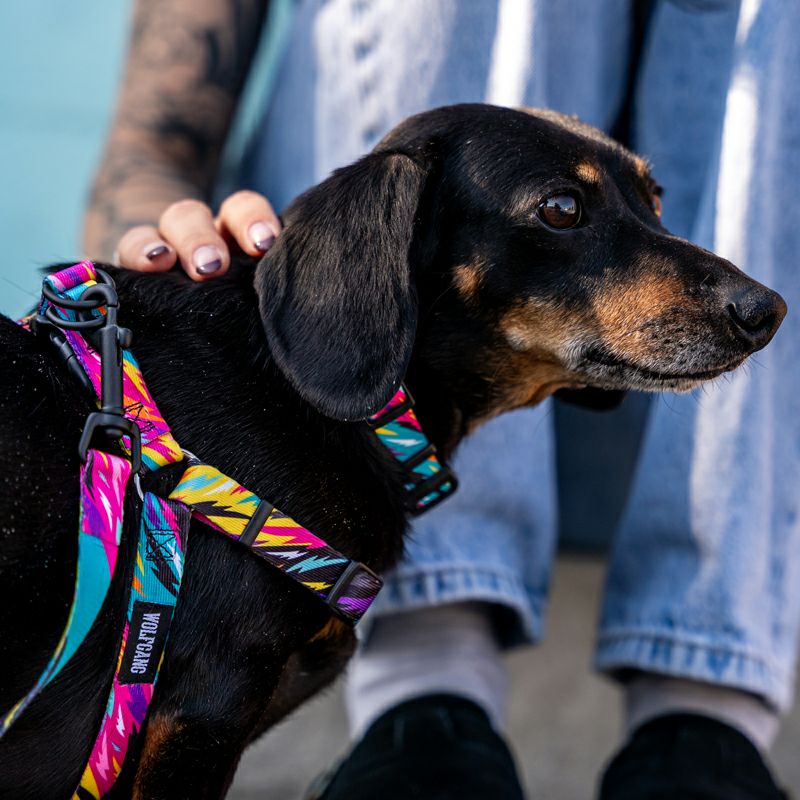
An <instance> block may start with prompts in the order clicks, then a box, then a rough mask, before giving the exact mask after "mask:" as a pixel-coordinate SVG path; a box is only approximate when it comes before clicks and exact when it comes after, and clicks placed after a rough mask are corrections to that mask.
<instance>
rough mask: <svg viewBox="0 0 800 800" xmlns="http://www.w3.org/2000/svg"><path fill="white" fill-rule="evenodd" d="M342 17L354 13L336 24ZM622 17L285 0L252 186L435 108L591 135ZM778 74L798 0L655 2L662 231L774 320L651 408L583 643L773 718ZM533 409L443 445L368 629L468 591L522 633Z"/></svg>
mask: <svg viewBox="0 0 800 800" xmlns="http://www.w3.org/2000/svg"><path fill="white" fill-rule="evenodd" d="M346 7H347V8H356V7H357V8H358V18H357V19H354V20H350V22H348V23H347V24H344V23H343V22H342V20H344V19H345V17H346ZM456 9H458V11H459V13H456ZM462 9H466V10H462ZM337 14H340V16H338V17H337ZM629 17H630V3H629V0H602V2H599V1H598V0H575V2H571V3H564V4H561V3H552V2H545V0H497V2H486V3H481V4H472V3H470V4H464V5H463V6H462V5H460V4H457V3H454V2H453V0H438V1H437V2H432V1H431V0H424V1H423V0H403V2H397V0H361V2H360V3H358V4H352V5H351V4H346V3H345V0H327V2H326V3H321V2H320V0H306V1H305V2H301V3H300V8H299V11H298V14H297V16H296V22H295V28H294V29H293V32H292V34H291V36H292V45H291V46H290V48H289V51H288V55H287V57H286V60H285V62H284V67H283V74H282V76H281V78H280V80H279V84H278V88H277V90H276V92H275V94H274V96H273V99H272V102H271V104H270V109H269V110H268V113H267V116H266V117H265V122H264V126H263V128H262V136H261V137H260V139H259V142H258V143H257V146H256V149H255V159H254V162H253V164H254V166H253V167H252V169H253V172H252V173H251V174H253V175H255V178H254V181H253V182H254V184H255V185H256V186H258V187H259V188H261V189H262V190H264V191H266V192H267V193H268V194H269V195H270V196H272V197H273V199H276V200H277V202H278V203H279V204H280V203H281V202H282V201H284V200H286V199H288V198H290V197H291V196H293V195H294V194H296V193H297V191H299V190H300V189H302V188H304V187H305V185H307V184H308V183H310V182H312V181H314V180H318V179H319V178H320V177H322V175H324V174H325V173H326V172H327V171H328V170H329V169H330V168H332V167H333V166H336V165H338V164H341V163H345V162H347V161H349V160H351V159H352V158H354V157H356V156H357V155H359V154H360V153H361V152H363V151H365V150H367V149H369V147H371V146H372V145H373V144H374V143H375V141H376V139H377V138H378V137H379V136H380V135H382V133H383V132H384V131H385V130H386V129H387V128H388V127H390V126H391V125H392V124H393V123H394V122H396V121H398V120H399V119H401V118H403V117H404V116H406V115H408V114H410V113H414V112H416V111H419V110H421V109H423V108H425V107H429V106H433V105H438V104H442V103H447V102H457V101H462V100H473V101H475V100H490V101H495V102H502V103H507V104H515V103H525V104H530V105H547V106H551V107H554V108H557V109H560V110H563V111H567V112H571V113H578V114H579V115H580V116H582V117H583V118H584V119H586V120H587V121H589V122H592V123H594V124H596V125H599V126H601V127H608V126H609V125H610V124H611V122H612V121H613V119H614V118H615V116H616V114H617V112H618V110H619V104H620V101H621V98H622V96H623V95H624V88H625V80H626V70H627V64H628V54H627V48H628V39H629V35H630V25H629ZM375 31H377V34H376V33H375ZM350 45H352V46H353V52H354V53H355V55H354V56H352V58H351V56H350V55H348V54H349V53H350V50H349V49H348V48H349V47H350ZM348 59H351V61H352V63H351V62H350V61H348ZM309 60H311V62H313V65H314V69H313V70H309V69H308V64H309ZM348 64H349V65H350V66H351V67H352V69H349V68H347V67H348ZM362 75H363V76H366V78H368V80H367V79H366V78H365V79H364V80H361V77H362ZM797 75H800V6H798V4H797V3H796V1H795V0H744V3H743V7H742V8H740V4H739V0H680V1H679V0H673V2H668V1H667V0H662V1H661V2H658V3H657V4H656V8H655V11H654V16H653V18H652V20H651V27H650V31H649V34H648V37H647V40H646V43H645V50H644V55H643V61H642V64H641V66H640V71H639V75H638V79H637V83H636V90H635V91H636V95H635V104H634V114H633V127H634V139H635V141H634V144H635V146H636V148H637V149H638V150H640V151H641V152H644V153H645V154H647V155H648V156H649V157H650V158H651V160H652V162H653V166H654V172H655V175H656V177H657V178H658V180H659V181H660V182H661V183H662V184H663V185H664V187H665V189H666V191H665V197H664V220H665V224H666V225H667V227H669V228H670V229H671V230H672V231H673V232H675V233H678V234H680V235H683V236H686V237H688V238H691V239H693V240H695V241H696V242H698V243H699V244H701V245H703V246H705V247H707V248H709V249H712V250H715V251H716V252H718V253H720V254H721V255H723V256H726V257H728V258H730V259H731V260H732V261H734V263H736V264H738V265H739V266H740V267H742V268H743V269H745V270H746V271H747V272H749V273H750V274H751V275H753V276H754V277H756V278H757V279H759V280H761V281H763V282H764V283H766V284H768V285H769V286H771V287H773V288H775V289H777V290H778V291H779V292H781V293H782V294H783V296H784V297H785V298H786V300H787V302H788V304H789V308H790V313H789V316H788V317H787V319H786V321H785V323H784V325H783V327H782V329H781V330H780V331H779V333H778V335H777V336H776V339H775V340H774V342H773V343H772V344H771V345H770V346H769V347H768V348H767V349H766V350H765V351H764V352H763V353H761V354H758V355H757V356H756V357H755V358H754V359H752V363H751V365H750V366H746V367H745V368H743V369H740V370H739V371H738V372H737V373H736V374H735V375H734V376H732V377H731V378H730V379H728V380H723V381H720V382H719V383H718V384H717V385H714V386H710V387H707V388H705V389H703V390H701V391H699V392H697V393H694V394H691V395H681V396H669V397H664V398H659V399H657V400H656V401H655V403H654V407H653V409H652V412H651V415H650V419H649V424H648V428H647V431H646V434H645V440H644V444H643V448H642V453H641V457H640V464H639V467H638V470H637V475H636V478H635V480H634V484H633V487H632V490H631V494H630V497H629V501H628V505H627V508H626V511H625V514H624V517H623V520H622V522H621V525H620V529H619V531H618V532H617V535H616V537H615V541H614V543H613V547H612V551H611V554H610V559H609V567H608V578H607V583H606V591H605V598H604V603H603V609H602V614H601V619H600V624H599V634H598V644H597V651H596V664H597V666H598V667H599V668H600V669H602V670H605V671H608V672H609V673H616V672H618V671H620V670H622V669H631V668H632V669H638V670H645V671H652V672H659V673H665V674H670V675H676V676H682V677H686V678H691V679H696V680H701V681H711V682H714V683H720V684H724V685H729V686H732V687H739V688H742V689H745V690H748V691H750V692H754V693H756V694H758V695H760V696H762V697H763V698H764V699H765V700H766V701H767V702H769V703H770V704H771V705H772V706H774V707H775V708H776V709H778V710H786V709H787V707H788V706H789V704H790V702H791V696H792V691H793V679H794V669H795V652H796V648H797V631H798V611H800V521H799V520H798V496H799V494H798V489H799V488H800V386H798V372H797V367H796V364H795V359H796V358H797V354H798V353H800V323H799V322H798V316H797V308H798V307H800V280H798V270H797V267H796V266H795V264H794V263H793V258H796V257H797V256H798V254H800V213H799V212H798V208H800V204H798V202H797V197H796V193H797V189H796V184H797V183H798V179H799V178H800V86H798V83H797V80H796V78H797ZM409 76H410V77H409ZM345 111H346V113H345ZM287 148H288V152H289V153H290V154H291V155H292V158H287V157H286V153H287ZM292 163H294V167H292ZM298 164H302V165H303V166H302V170H304V171H302V170H301V171H298V169H297V165H298ZM550 416H551V414H550V409H549V406H548V405H547V404H545V405H544V406H542V407H540V408H536V409H530V410H522V411H517V412H514V413H512V414H508V415H506V416H504V417H501V418H499V419H497V420H494V421H492V422H490V423H489V424H487V425H486V426H484V427H483V428H482V429H480V430H478V431H477V432H476V433H475V434H474V435H473V436H472V437H471V438H470V439H469V440H468V441H467V442H465V443H464V444H463V446H462V448H461V450H460V452H459V453H458V455H457V457H456V460H455V467H456V469H457V471H458V473H459V475H460V478H461V484H462V488H461V490H460V492H459V493H458V494H457V496H456V497H455V498H453V499H451V500H450V501H448V502H447V503H445V504H444V505H442V506H441V507H439V508H437V509H435V510H433V511H431V512H430V513H429V514H427V515H425V516H423V517H422V518H420V519H419V520H418V521H417V522H416V523H415V525H414V527H413V531H412V537H411V540H410V542H409V545H408V551H407V557H406V559H405V561H404V562H403V563H402V565H401V566H400V567H399V568H398V569H397V570H396V571H395V572H394V574H393V575H391V576H389V579H388V584H387V587H386V589H385V591H384V593H383V594H382V596H381V598H380V599H379V601H378V604H377V605H376V607H375V612H374V613H375V614H386V613H391V612H392V611H396V610H399V609H408V608H413V607H424V606H426V605H430V604H435V603H445V602H451V601H460V600H467V599H482V600H487V601H490V602H492V603H496V604H499V605H501V606H504V607H506V608H507V609H510V610H511V611H512V612H513V613H512V614H510V616H511V617H512V618H513V620H514V623H513V624H512V625H511V626H509V627H508V643H509V644H512V643H520V642H525V641H535V640H537V639H538V638H539V637H540V636H541V635H542V628H543V619H544V615H545V607H546V601H547V592H548V585H549V580H550V572H551V567H552V561H553V555H554V549H555V530H556V513H555V497H554V493H555V489H554V486H555V480H554V474H553V473H554V469H553V441H552V431H551V427H550Z"/></svg>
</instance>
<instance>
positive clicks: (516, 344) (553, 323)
mask: <svg viewBox="0 0 800 800" xmlns="http://www.w3.org/2000/svg"><path fill="white" fill-rule="evenodd" d="M585 327H586V323H585V322H582V321H581V319H580V316H579V315H577V314H574V313H572V312H569V311H568V310H567V309H564V308H559V307H557V306H554V305H553V304H552V303H547V302H544V301H539V300H528V301H527V302H525V303H522V304H520V305H518V306H516V307H514V308H512V309H510V310H509V311H507V312H506V313H505V314H504V315H503V317H502V318H501V320H500V329H501V331H502V332H503V334H504V336H505V338H506V340H507V341H508V343H509V351H507V352H505V353H501V354H499V355H498V356H497V360H496V362H495V364H494V365H492V364H488V365H487V366H488V367H489V368H490V369H491V372H490V373H489V374H490V375H491V378H492V390H491V391H492V402H491V407H490V408H489V409H487V413H486V414H485V415H483V416H482V417H481V418H480V419H479V420H477V421H476V423H475V425H477V424H479V423H480V422H484V421H485V420H487V419H490V418H491V417H494V416H497V415H498V414H500V413H502V412H504V411H509V410H511V409H513V408H521V407H523V406H531V405H536V404H537V403H540V402H541V401H542V400H544V399H545V398H547V397H549V396H550V395H551V394H553V392H555V391H557V390H558V389H564V388H567V387H572V388H578V387H580V386H583V383H582V382H581V380H580V378H579V377H578V376H577V375H575V374H574V373H572V372H571V371H570V370H569V369H567V368H566V367H565V366H564V354H565V352H566V350H567V348H568V346H569V343H570V338H571V335H572V334H574V333H575V332H576V331H577V332H580V331H582V330H584V329H585ZM492 367H493V368H492Z"/></svg>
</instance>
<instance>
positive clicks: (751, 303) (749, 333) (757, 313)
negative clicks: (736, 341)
mask: <svg viewBox="0 0 800 800" xmlns="http://www.w3.org/2000/svg"><path fill="white" fill-rule="evenodd" d="M728 313H729V314H730V317H731V320H733V324H734V326H735V329H736V333H737V335H738V336H739V338H741V339H744V340H745V341H746V342H747V343H748V345H749V346H750V347H752V348H753V350H760V349H761V348H762V347H764V346H765V345H766V344H767V343H768V342H769V340H770V339H772V337H773V336H774V335H775V331H777V330H778V327H779V326H780V324H781V322H782V321H783V318H784V317H785V316H786V302H785V301H784V299H783V298H782V297H781V296H780V295H779V294H778V293H777V292H773V291H772V290H771V289H767V287H766V286H761V285H756V286H753V287H749V288H747V289H739V290H737V291H734V292H732V293H731V295H730V296H729V297H728Z"/></svg>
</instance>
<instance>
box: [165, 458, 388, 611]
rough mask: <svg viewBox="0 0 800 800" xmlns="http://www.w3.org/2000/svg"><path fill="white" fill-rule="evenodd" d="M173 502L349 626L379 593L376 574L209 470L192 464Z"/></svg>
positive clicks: (194, 463) (227, 479)
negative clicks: (290, 580) (313, 597)
mask: <svg viewBox="0 0 800 800" xmlns="http://www.w3.org/2000/svg"><path fill="white" fill-rule="evenodd" d="M169 496H170V499H172V500H178V501H180V502H181V503H186V505H188V506H191V507H192V511H193V513H194V515H195V516H196V517H198V518H199V519H201V520H202V521H203V522H205V523H207V524H208V525H210V526H211V527H212V528H215V529H216V530H218V531H221V532H222V533H224V534H225V535H226V536H229V537H230V538H231V539H234V540H235V541H237V542H239V543H240V544H243V545H245V547H248V548H249V549H250V552H252V553H253V554H254V555H257V556H258V557H259V558H262V559H263V560H264V561H266V562H268V563H269V564H272V566H273V567H276V568H277V569H279V570H281V572H285V573H286V574H287V575H289V576H290V577H292V578H294V579H295V580H296V581H298V583H301V584H302V585H303V586H305V587H306V588H307V589H310V590H311V591H312V592H314V593H315V594H316V595H317V596H318V597H319V598H320V599H321V600H323V601H325V602H326V603H327V604H328V605H329V606H330V608H331V610H333V611H335V612H336V613H337V614H339V615H341V616H342V617H344V618H345V619H347V620H349V621H351V622H357V621H358V620H359V619H361V617H362V616H363V615H364V613H365V612H366V610H367V609H368V608H369V607H370V605H371V603H372V601H373V600H374V599H375V597H376V596H377V594H378V592H379V591H380V588H381V586H382V584H383V581H381V579H380V578H379V577H378V576H377V575H376V574H375V573H374V572H372V570H370V569H369V568H367V567H366V566H364V565H363V564H361V563H359V562H357V561H353V560H351V559H349V558H347V557H345V556H343V555H342V554H341V553H340V552H339V551H338V550H335V549H334V548H333V547H331V546H330V545H329V544H327V542H325V541H323V540H322V539H320V538H319V537H318V536H316V535H315V534H313V533H312V532H311V531H310V530H308V529H307V528H304V527H303V526H302V525H300V523H298V522H295V520H293V519H292V518H291V517H289V516H287V515H286V514H284V513H283V512H282V511H279V510H278V509H277V508H275V507H274V506H273V505H272V503H269V502H267V501H264V500H261V498H259V497H258V496H256V495H255V494H253V493H252V492H251V491H250V490H249V489H245V488H244V486H242V485H241V484H240V483H237V482H236V481H235V480H233V478H229V477H228V476H227V475H223V474H222V473H221V472H220V471H219V470H217V469H215V468H214V467H211V466H209V465H208V464H202V463H200V462H199V461H196V460H193V461H191V462H190V466H189V468H188V469H187V470H186V472H185V473H184V474H183V477H182V478H181V480H180V482H179V483H178V485H177V486H176V487H175V488H174V489H173V490H172V492H171V493H170V495H169Z"/></svg>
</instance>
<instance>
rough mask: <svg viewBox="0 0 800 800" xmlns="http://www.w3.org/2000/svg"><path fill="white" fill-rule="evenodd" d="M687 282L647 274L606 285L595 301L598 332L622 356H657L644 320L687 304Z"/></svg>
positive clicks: (635, 357) (638, 358)
mask: <svg viewBox="0 0 800 800" xmlns="http://www.w3.org/2000/svg"><path fill="white" fill-rule="evenodd" d="M688 302H689V301H688V298H687V297H686V294H685V291H684V285H683V284H682V283H681V281H679V280H678V279H677V278H669V277H663V276H660V275H652V274H651V275H644V276H642V277H641V278H639V279H638V280H636V281H633V282H631V283H626V284H616V285H611V286H608V287H606V288H605V289H604V290H603V291H602V292H600V293H599V294H597V295H596V296H595V297H594V298H593V300H592V311H593V312H594V316H595V318H596V320H597V326H598V334H599V336H600V337H601V338H602V339H603V340H604V341H605V342H606V343H607V344H608V345H609V347H610V348H611V349H612V350H613V351H614V352H615V353H617V354H618V355H620V356H626V357H629V358H631V359H634V360H640V359H648V358H650V357H652V356H653V352H652V349H653V339H652V334H650V335H648V334H647V332H646V329H645V327H644V323H646V322H648V321H650V320H654V319H657V318H658V317H662V316H664V315H665V314H666V313H667V312H669V311H673V310H674V309H675V308H676V307H681V306H686V305H687V304H688Z"/></svg>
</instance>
